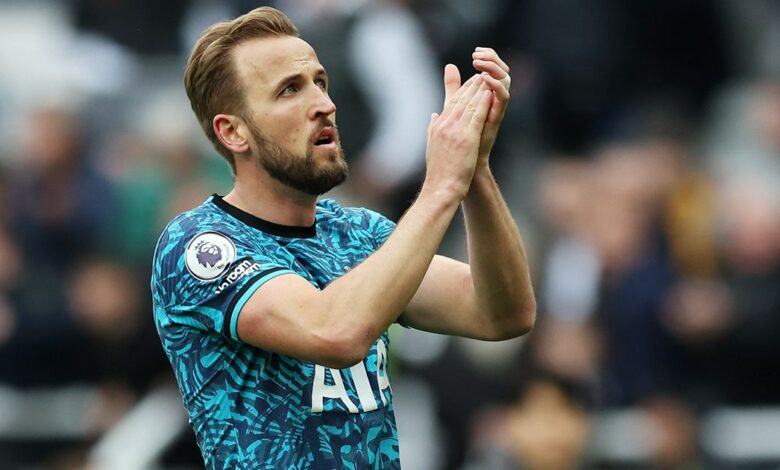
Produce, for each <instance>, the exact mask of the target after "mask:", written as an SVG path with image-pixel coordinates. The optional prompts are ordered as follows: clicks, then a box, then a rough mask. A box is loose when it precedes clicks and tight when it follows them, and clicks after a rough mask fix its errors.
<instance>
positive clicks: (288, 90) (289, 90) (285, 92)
mask: <svg viewBox="0 0 780 470" xmlns="http://www.w3.org/2000/svg"><path fill="white" fill-rule="evenodd" d="M297 91H298V87H297V86H295V85H293V84H290V85H287V86H286V87H284V88H283V89H282V92H281V93H280V95H281V96H290V95H293V94H295V92H297Z"/></svg>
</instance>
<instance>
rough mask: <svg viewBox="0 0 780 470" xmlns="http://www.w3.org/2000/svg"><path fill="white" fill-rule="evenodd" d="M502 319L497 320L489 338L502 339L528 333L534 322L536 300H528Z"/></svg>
mask: <svg viewBox="0 0 780 470" xmlns="http://www.w3.org/2000/svg"><path fill="white" fill-rule="evenodd" d="M503 318H504V321H501V322H498V324H497V325H496V328H495V329H494V331H493V332H492V335H491V338H490V339H491V340H493V341H504V340H508V339H512V338H517V337H519V336H523V335H526V334H528V333H529V332H530V331H531V330H532V329H533V328H534V324H535V323H536V302H535V301H532V302H529V304H528V305H525V306H523V307H522V308H519V309H516V310H513V311H512V312H508V314H507V315H505V316H504V317H503Z"/></svg>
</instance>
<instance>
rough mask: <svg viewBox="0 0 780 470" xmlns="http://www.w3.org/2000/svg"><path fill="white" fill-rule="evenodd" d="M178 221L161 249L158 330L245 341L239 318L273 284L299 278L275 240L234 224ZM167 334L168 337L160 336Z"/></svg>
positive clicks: (156, 280)
mask: <svg viewBox="0 0 780 470" xmlns="http://www.w3.org/2000/svg"><path fill="white" fill-rule="evenodd" d="M188 222H189V221H188V220H186V219H184V220H174V221H173V222H172V223H171V224H169V226H168V227H167V228H166V230H165V231H164V233H163V235H162V236H161V237H160V240H159V242H158V244H157V249H156V251H155V256H154V265H153V274H152V286H151V287H152V296H153V301H154V310H155V321H156V323H157V327H158V330H165V329H167V328H171V327H175V326H186V327H190V328H195V329H201V330H206V331H208V332H213V333H217V334H220V335H223V336H225V337H229V338H232V339H234V340H239V338H238V332H237V323H238V314H239V312H240V311H241V308H242V307H243V306H244V304H246V302H247V301H248V300H249V298H250V297H251V296H252V294H253V293H254V292H255V291H256V290H257V289H258V288H260V286H262V285H263V284H265V283H266V282H268V281H269V280H271V279H273V278H275V277H277V276H280V275H282V274H291V273H294V271H292V270H291V269H290V265H291V263H290V261H289V259H287V258H285V256H283V253H282V252H281V251H282V249H281V248H280V247H279V246H278V244H276V243H275V242H274V241H273V240H272V239H270V238H263V237H262V236H258V237H256V238H253V239H249V238H247V235H246V234H244V233H242V231H240V230H235V229H231V226H230V225H228V224H225V225H219V224H214V225H212V226H209V227H203V226H199V225H197V224H191V223H188ZM160 332H161V333H162V332H163V331H160Z"/></svg>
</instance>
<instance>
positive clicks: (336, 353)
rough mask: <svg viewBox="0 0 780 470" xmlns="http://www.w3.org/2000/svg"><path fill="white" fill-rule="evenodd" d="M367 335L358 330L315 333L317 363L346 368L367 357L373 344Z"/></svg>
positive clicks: (334, 367)
mask: <svg viewBox="0 0 780 470" xmlns="http://www.w3.org/2000/svg"><path fill="white" fill-rule="evenodd" d="M366 337H367V335H361V334H358V333H357V332H356V331H334V330H331V331H327V332H322V333H319V334H315V335H314V338H313V341H314V343H315V345H316V350H317V353H316V356H317V360H316V362H317V364H319V365H321V366H325V367H330V368H332V369H346V368H349V367H352V366H354V365H355V364H357V363H358V362H360V361H362V360H363V359H365V357H366V355H367V354H368V350H369V348H370V347H371V344H370V343H369V342H368V341H366V340H365V338H366Z"/></svg>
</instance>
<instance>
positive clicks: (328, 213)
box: [317, 199, 389, 224]
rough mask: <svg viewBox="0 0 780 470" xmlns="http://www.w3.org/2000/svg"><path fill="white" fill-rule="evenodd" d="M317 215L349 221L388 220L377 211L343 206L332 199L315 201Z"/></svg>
mask: <svg viewBox="0 0 780 470" xmlns="http://www.w3.org/2000/svg"><path fill="white" fill-rule="evenodd" d="M317 215H318V217H322V218H333V219H341V220H343V221H346V222H350V223H353V224H354V223H359V222H361V221H362V222H372V221H377V220H389V219H387V218H386V217H385V216H383V215H382V214H380V213H379V212H376V211H373V210H371V209H368V208H365V207H345V206H342V205H341V204H340V203H339V202H338V201H336V200H334V199H321V200H319V201H317Z"/></svg>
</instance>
